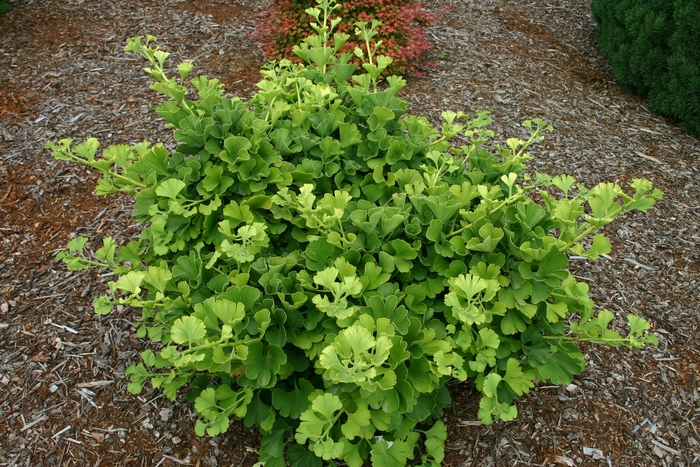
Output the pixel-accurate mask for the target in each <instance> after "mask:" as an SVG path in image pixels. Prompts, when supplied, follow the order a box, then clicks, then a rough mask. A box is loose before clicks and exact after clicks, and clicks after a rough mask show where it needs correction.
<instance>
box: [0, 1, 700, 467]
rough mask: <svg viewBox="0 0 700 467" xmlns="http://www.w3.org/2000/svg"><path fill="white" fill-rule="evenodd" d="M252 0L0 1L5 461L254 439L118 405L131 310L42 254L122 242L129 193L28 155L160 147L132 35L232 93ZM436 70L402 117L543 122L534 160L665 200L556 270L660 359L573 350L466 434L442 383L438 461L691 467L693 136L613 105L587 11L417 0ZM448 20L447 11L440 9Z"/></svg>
mask: <svg viewBox="0 0 700 467" xmlns="http://www.w3.org/2000/svg"><path fill="white" fill-rule="evenodd" d="M268 5H269V4H268V3H267V2H264V1H262V2H257V1H253V0H200V1H197V2H187V1H178V0H160V1H158V2H156V1H151V0H136V1H134V0H71V1H60V0H41V1H39V0H17V1H16V2H15V3H14V7H13V9H12V10H10V11H9V12H8V13H6V14H3V15H1V16H0V70H2V72H0V433H2V436H0V465H4V466H10V467H14V466H99V465H115V466H179V465H191V466H218V465H221V466H224V465H230V466H249V465H252V464H253V463H255V462H256V461H257V454H256V449H257V446H258V444H259V435H258V433H257V431H256V430H255V429H252V428H248V427H245V426H244V425H243V424H242V423H240V422H237V423H234V424H232V426H231V428H230V430H229V432H228V433H226V434H225V435H223V436H219V437H216V438H198V437H197V436H195V434H194V432H193V425H194V416H193V414H192V410H191V408H190V405H189V404H188V403H187V401H186V400H185V398H184V397H182V398H180V399H178V400H177V401H175V402H171V401H169V400H168V399H167V398H165V397H164V396H163V395H162V393H161V392H160V391H154V390H145V391H144V392H143V393H142V394H140V395H138V396H137V395H132V394H130V393H128V392H127V391H126V383H127V382H126V380H125V379H124V370H125V368H126V367H127V366H128V365H130V364H131V363H132V362H134V361H137V360H138V358H139V357H138V353H139V351H140V350H142V349H143V348H144V346H145V345H146V343H145V342H143V341H141V340H140V339H138V338H136V336H135V334H134V327H133V323H134V320H136V319H137V318H138V314H137V313H136V312H134V311H133V310H128V309H121V310H117V311H116V312H114V313H113V314H111V315H109V316H107V317H100V316H96V315H93V314H92V312H91V301H92V298H93V297H94V296H96V295H98V294H99V293H101V292H102V291H103V290H104V289H105V284H106V282H107V281H108V280H110V278H109V277H107V276H105V275H103V274H101V273H100V272H99V271H90V272H70V271H67V270H66V268H65V267H64V266H63V265H62V264H61V263H59V262H57V261H56V260H55V254H56V252H57V251H59V250H60V249H61V248H63V247H64V245H65V244H66V243H67V241H68V240H69V239H70V238H71V237H73V236H75V235H85V236H88V237H90V238H91V239H93V240H94V241H95V242H96V243H95V244H99V243H97V242H99V241H100V240H101V238H102V237H103V236H106V235H113V236H115V237H116V238H117V240H118V241H124V240H128V239H129V238H131V237H134V236H137V235H138V233H139V226H137V225H134V223H133V221H132V219H131V218H130V215H129V212H130V205H129V199H127V198H123V197H111V198H97V197H95V196H94V195H93V194H92V190H93V189H94V185H95V182H96V180H97V174H95V173H93V172H90V171H88V170H85V169H83V168H81V167H76V166H75V165H71V164H65V163H61V162H57V161H54V160H53V159H52V158H51V157H50V155H49V152H48V151H47V150H45V149H44V144H45V143H46V142H48V141H56V140H58V139H61V138H67V137H74V138H76V139H77V140H83V139H85V138H88V137H91V136H95V137H98V138H99V139H100V140H101V141H102V143H103V145H110V144H118V143H135V142H138V141H142V140H144V139H147V140H150V141H164V142H165V143H166V144H170V145H172V139H171V136H170V134H169V132H168V131H167V129H165V127H164V123H163V120H162V119H160V118H159V117H158V115H157V114H155V112H153V110H152V109H153V107H154V106H156V105H157V104H158V103H159V98H158V96H156V95H155V94H154V93H153V92H151V91H149V89H148V86H149V84H150V78H149V77H147V76H146V75H145V74H144V73H143V72H142V71H141V68H142V67H143V63H142V62H140V61H139V59H137V58H136V57H134V56H131V55H127V54H126V53H124V52H123V46H124V43H125V40H126V38H127V37H131V36H137V35H145V34H152V35H155V36H157V37H158V38H159V44H160V45H161V47H162V48H164V49H166V50H169V51H172V52H173V58H172V59H171V62H172V63H171V64H172V65H173V66H174V65H175V64H177V63H178V62H179V61H182V60H192V61H194V64H195V69H196V72H198V73H200V74H203V75H207V76H210V77H217V78H219V79H221V81H222V82H223V83H224V84H225V85H226V88H227V90H228V92H229V93H230V94H232V95H239V96H242V97H247V96H250V95H251V94H252V93H253V92H254V90H255V83H256V82H257V81H259V79H260V76H259V74H258V70H259V68H260V67H261V66H262V65H263V64H264V62H265V58H264V56H263V54H262V50H261V48H260V47H259V46H258V45H257V44H256V43H255V42H254V41H252V40H251V39H250V37H249V35H248V33H249V32H250V31H252V30H253V29H254V24H255V20H256V18H257V15H258V14H259V12H261V11H262V10H264V9H265V8H266V7H267V6H268ZM428 7H429V8H430V9H431V10H432V11H436V12H440V11H444V14H443V15H442V17H441V19H440V20H439V21H438V22H437V23H436V24H435V25H433V26H431V27H430V28H429V30H428V34H429V37H430V39H431V41H432V43H433V46H434V47H433V50H432V52H431V56H430V57H428V59H429V61H430V60H432V61H433V62H434V63H435V66H434V67H433V68H428V69H427V70H426V76H425V78H422V79H411V80H409V86H408V87H407V88H406V90H404V91H403V97H404V98H405V99H407V101H408V102H409V107H410V111H411V112H412V113H415V114H420V115H424V116H427V117H429V118H430V119H431V120H433V121H437V119H438V118H439V115H440V112H441V111H442V110H448V109H450V110H455V111H457V110H464V111H467V112H470V113H471V114H472V115H473V114H474V113H475V111H476V110H477V109H487V110H490V111H491V112H492V116H493V118H494V125H493V129H494V131H495V132H496V134H497V138H498V139H500V140H504V139H505V138H507V137H511V136H525V132H524V130H523V129H522V127H521V126H520V122H521V121H522V120H525V119H528V118H534V117H541V118H544V119H545V120H547V121H549V122H550V123H552V124H553V125H554V127H555V129H556V131H555V133H553V134H552V135H551V136H548V137H547V139H546V140H545V141H544V142H542V143H540V144H539V145H537V146H536V147H535V148H534V150H533V151H532V154H533V156H534V157H535V159H534V160H533V161H532V162H531V164H532V167H533V168H534V169H535V170H537V171H540V172H545V173H549V174H551V175H556V174H560V173H568V174H571V175H573V176H575V177H576V178H577V179H578V180H579V181H581V182H582V183H584V184H586V185H588V186H591V185H594V184H596V183H598V182H601V181H611V182H616V183H619V184H622V185H623V186H629V183H630V182H631V180H632V179H633V178H637V177H645V178H648V179H650V180H652V181H653V182H654V184H655V186H656V187H658V188H660V189H661V190H663V191H664V192H665V197H664V199H663V200H661V201H660V202H658V204H657V206H656V207H655V208H654V209H653V210H651V211H650V212H648V213H646V214H641V213H638V214H634V215H627V216H625V217H624V218H622V219H619V220H618V221H617V222H616V223H615V224H613V225H611V226H609V227H608V228H607V229H606V232H605V233H606V234H608V235H609V236H610V238H611V240H612V243H613V252H612V253H611V254H609V255H607V256H606V257H605V258H602V259H601V260H599V261H597V262H584V261H572V263H573V264H572V268H573V271H574V273H575V274H576V276H577V277H578V278H579V279H580V280H582V281H585V282H586V283H587V284H588V285H589V287H590V291H591V296H592V298H593V299H594V300H595V301H596V303H597V304H598V305H599V306H600V307H601V308H608V309H610V310H612V311H613V312H615V313H616V315H617V316H618V317H619V319H618V320H617V321H616V323H617V324H619V325H620V326H623V325H624V321H625V320H624V318H623V317H624V315H625V314H627V313H630V312H632V313H637V314H640V315H642V316H644V317H645V318H647V319H649V320H650V321H651V322H652V323H653V327H654V330H655V332H656V333H657V335H658V337H659V341H660V344H659V346H658V347H653V348H652V347H650V348H645V349H643V350H641V351H640V350H626V349H609V348H603V347H600V346H588V345H586V346H584V350H585V353H586V358H587V361H588V369H587V371H586V372H585V373H583V374H581V375H579V376H578V377H576V378H575V380H574V382H573V383H572V384H571V385H569V386H568V387H559V386H547V385H540V386H539V387H537V388H535V389H534V390H533V391H532V392H531V393H530V394H529V395H527V396H526V397H524V398H523V399H522V400H521V401H520V402H519V403H518V407H519V417H518V418H517V419H516V420H515V421H513V422H510V423H496V424H494V425H491V426H483V425H481V424H479V423H478V422H476V420H477V417H476V412H477V406H478V399H477V397H476V391H475V389H474V387H473V385H471V384H453V385H451V386H450V389H451V392H452V395H453V398H454V405H453V407H452V408H451V410H448V413H446V414H445V417H444V420H445V422H446V424H447V425H448V430H449V435H450V437H449V439H448V443H447V448H448V454H447V458H446V459H445V461H444V464H445V465H447V466H464V467H468V466H501V465H503V466H505V465H508V466H517V465H527V466H532V465H538V466H543V465H563V466H691V465H698V463H700V446H699V443H700V435H699V434H698V431H697V430H698V427H699V426H700V397H699V396H698V372H699V371H700V350H699V349H700V337H698V336H699V335H700V334H699V333H698V313H699V312H700V297H699V293H698V290H700V270H699V265H700V183H699V182H700V173H699V172H698V167H700V139H698V138H697V137H693V136H689V135H687V134H683V133H682V132H681V131H680V130H679V129H678V128H677V127H676V126H675V125H674V122H672V121H669V120H666V119H665V118H663V117H660V116H658V115H655V114H653V113H651V112H650V111H649V108H648V104H647V102H646V101H645V100H643V99H640V98H638V97H635V96H631V95H628V94H625V93H623V92H622V90H621V89H620V87H619V86H618V85H617V84H616V82H615V79H614V77H613V76H612V74H611V72H610V68H609V66H608V64H607V63H606V61H605V59H604V58H603V57H602V55H601V53H600V51H599V50H598V48H597V46H596V43H595V31H596V25H595V23H594V22H593V21H592V20H591V17H590V12H589V9H588V0H541V1H538V2H529V1H528V0H509V1H507V2H502V1H497V0H480V1H472V0H430V1H429V2H428ZM447 7H449V10H448V11H445V8H447Z"/></svg>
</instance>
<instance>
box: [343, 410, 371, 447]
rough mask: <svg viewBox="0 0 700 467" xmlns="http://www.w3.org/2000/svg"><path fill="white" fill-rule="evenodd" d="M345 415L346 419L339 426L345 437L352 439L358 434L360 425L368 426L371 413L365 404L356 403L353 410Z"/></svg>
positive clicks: (360, 428)
mask: <svg viewBox="0 0 700 467" xmlns="http://www.w3.org/2000/svg"><path fill="white" fill-rule="evenodd" d="M347 415H348V419H347V421H346V422H345V423H344V424H343V425H342V426H341V427H340V428H341V430H342V432H343V434H344V435H345V437H346V438H347V439H348V440H352V439H354V438H355V437H356V436H358V435H360V432H361V430H362V427H366V426H369V424H370V423H371V415H370V412H369V409H368V408H367V405H366V404H360V405H358V406H357V410H356V411H355V412H353V413H348V414H347Z"/></svg>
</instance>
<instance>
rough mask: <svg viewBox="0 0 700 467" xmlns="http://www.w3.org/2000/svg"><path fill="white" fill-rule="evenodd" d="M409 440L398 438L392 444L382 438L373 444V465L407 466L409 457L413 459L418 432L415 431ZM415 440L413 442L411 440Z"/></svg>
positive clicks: (384, 466) (385, 466) (382, 466)
mask: <svg viewBox="0 0 700 467" xmlns="http://www.w3.org/2000/svg"><path fill="white" fill-rule="evenodd" d="M413 435H414V436H411V440H409V441H408V442H406V441H400V440H396V441H393V442H392V443H391V444H389V442H387V441H386V440H384V439H381V440H379V441H377V442H375V443H373V444H372V465H376V466H381V467H405V466H406V461H407V460H408V459H413V450H414V448H415V439H417V435H418V433H413ZM410 441H413V442H410Z"/></svg>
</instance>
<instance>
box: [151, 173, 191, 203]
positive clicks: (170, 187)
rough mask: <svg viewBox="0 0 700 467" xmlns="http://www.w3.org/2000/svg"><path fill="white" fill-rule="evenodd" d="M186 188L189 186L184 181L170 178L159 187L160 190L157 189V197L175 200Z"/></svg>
mask: <svg viewBox="0 0 700 467" xmlns="http://www.w3.org/2000/svg"><path fill="white" fill-rule="evenodd" d="M186 186H187V185H186V184H185V182H183V181H182V180H178V179H176V178H169V179H167V180H165V181H164V182H162V183H161V184H160V185H158V188H156V195H158V196H163V197H165V198H170V199H175V198H177V195H178V194H180V192H181V191H182V190H183V189H184V188H185V187H186Z"/></svg>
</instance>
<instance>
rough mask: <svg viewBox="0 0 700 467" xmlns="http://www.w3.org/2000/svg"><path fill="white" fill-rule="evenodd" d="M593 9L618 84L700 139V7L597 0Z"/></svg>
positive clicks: (657, 0) (686, 0)
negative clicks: (641, 97) (643, 98)
mask: <svg viewBox="0 0 700 467" xmlns="http://www.w3.org/2000/svg"><path fill="white" fill-rule="evenodd" d="M591 10H592V14H593V18H594V19H595V20H596V22H597V23H598V25H599V29H598V34H597V38H598V43H599V44H600V48H601V49H602V51H603V53H604V54H605V55H606V57H607V58H608V60H609V61H610V65H611V67H612V70H613V73H615V76H616V77H617V79H618V81H619V82H620V84H621V85H622V86H623V87H624V88H625V89H626V90H628V91H630V92H633V93H636V94H639V95H642V96H645V97H648V98H649V103H650V106H651V109H652V110H654V111H655V112H658V113H661V114H663V115H667V116H670V117H673V118H676V119H678V120H679V122H680V126H681V128H682V129H684V130H685V131H688V132H690V133H694V134H700V46H698V44H700V2H699V1H698V0H622V1H617V0H593V1H592V2H591Z"/></svg>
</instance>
